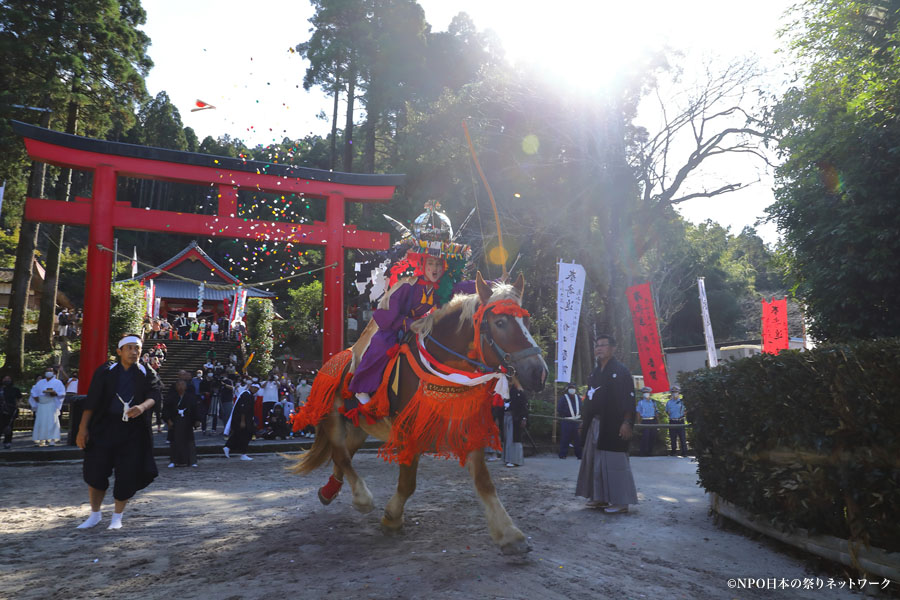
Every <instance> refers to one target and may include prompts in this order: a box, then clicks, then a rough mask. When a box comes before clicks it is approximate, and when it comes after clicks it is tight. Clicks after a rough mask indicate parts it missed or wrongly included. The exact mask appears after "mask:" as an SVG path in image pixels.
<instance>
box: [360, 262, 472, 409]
mask: <svg viewBox="0 0 900 600" xmlns="http://www.w3.org/2000/svg"><path fill="white" fill-rule="evenodd" d="M436 289H437V288H436V286H434V285H433V284H431V283H429V282H428V281H426V280H425V278H424V277H419V278H418V279H417V280H416V281H415V282H412V283H402V284H400V285H399V286H398V287H397V288H396V289H395V290H394V291H393V292H391V295H390V297H389V298H388V306H387V308H379V309H377V310H376V311H375V312H374V313H373V315H372V318H373V319H375V323H377V324H378V331H376V332H375V334H374V335H372V340H371V341H370V342H369V347H368V348H366V352H365V354H363V357H362V360H360V361H359V366H357V367H356V371H354V373H353V379H351V380H350V391H351V392H353V393H354V394H356V393H360V392H362V393H366V394H374V393H375V391H376V390H377V389H378V386H379V385H381V379H382V378H383V377H384V369H385V368H386V367H387V364H388V362H390V357H391V355H390V354H389V353H388V352H389V351H390V350H391V349H392V348H393V347H394V346H396V345H397V343H398V341H399V340H400V338H401V337H402V335H403V334H405V333H406V332H407V331H409V326H410V325H412V324H413V323H414V322H415V321H417V320H418V319H421V318H422V317H424V316H425V315H426V314H428V312H429V311H430V310H431V309H433V308H435V307H438V306H440V303H439V301H438V299H437V296H436V294H435V291H436ZM474 291H475V282H474V281H461V282H459V283H457V284H456V285H455V286H453V295H456V294H471V293H474ZM451 297H452V296H451ZM391 354H393V353H391Z"/></svg>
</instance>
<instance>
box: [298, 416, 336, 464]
mask: <svg viewBox="0 0 900 600" xmlns="http://www.w3.org/2000/svg"><path fill="white" fill-rule="evenodd" d="M331 451H332V446H331V440H329V439H328V433H327V432H325V423H321V424H319V425H318V426H317V427H316V439H315V441H314V442H313V445H312V447H311V448H310V449H309V450H307V451H306V452H304V453H303V454H301V455H300V457H299V458H296V459H293V458H292V459H291V461H292V462H291V464H290V465H289V466H288V467H287V470H288V471H290V472H291V473H293V474H295V475H306V474H308V473H311V472H313V471H315V470H316V469H318V468H319V467H321V466H322V465H324V464H325V463H326V462H328V460H329V459H331Z"/></svg>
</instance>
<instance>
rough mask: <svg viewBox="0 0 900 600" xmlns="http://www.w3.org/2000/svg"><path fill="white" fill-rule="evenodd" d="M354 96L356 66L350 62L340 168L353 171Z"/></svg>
mask: <svg viewBox="0 0 900 600" xmlns="http://www.w3.org/2000/svg"><path fill="white" fill-rule="evenodd" d="M355 96H356V66H355V65H354V64H353V63H352V62H351V63H350V68H349V70H348V72H347V121H346V122H345V124H344V161H343V163H342V165H341V169H342V170H343V171H344V172H345V173H352V172H353V101H354V100H355V98H354V97H355Z"/></svg>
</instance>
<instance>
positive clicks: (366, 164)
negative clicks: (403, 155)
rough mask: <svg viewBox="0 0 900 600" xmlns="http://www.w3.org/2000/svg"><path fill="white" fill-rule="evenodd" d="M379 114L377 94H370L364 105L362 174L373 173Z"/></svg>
mask: <svg viewBox="0 0 900 600" xmlns="http://www.w3.org/2000/svg"><path fill="white" fill-rule="evenodd" d="M380 113H381V107H380V106H379V102H378V96H377V94H370V96H369V102H368V104H367V105H366V124H365V125H364V126H363V127H364V129H365V132H366V139H365V146H364V147H363V165H362V172H363V173H374V172H375V134H376V133H377V129H378V116H379V114H380Z"/></svg>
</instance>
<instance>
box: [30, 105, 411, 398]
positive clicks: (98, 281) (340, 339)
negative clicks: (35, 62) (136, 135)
mask: <svg viewBox="0 0 900 600" xmlns="http://www.w3.org/2000/svg"><path fill="white" fill-rule="evenodd" d="M12 126H13V130H14V131H15V132H16V133H17V134H18V135H21V136H22V137H23V138H24V140H25V147H26V149H27V151H28V155H29V156H30V157H31V158H32V159H33V160H37V161H40V162H45V163H48V164H52V165H57V166H60V167H66V168H72V169H79V170H85V171H92V172H93V175H94V182H93V190H92V194H91V196H92V197H91V198H76V199H75V201H74V202H63V201H60V200H47V199H43V198H27V199H26V201H25V218H26V219H28V220H29V221H38V222H43V223H60V224H66V225H80V226H86V227H88V228H89V236H88V259H87V276H86V278H85V305H84V321H83V327H82V342H81V344H82V345H81V365H80V367H81V372H82V373H83V374H88V373H90V374H93V372H94V370H95V369H96V368H97V367H99V366H100V365H101V364H103V362H105V361H106V359H107V355H108V354H107V353H108V350H109V349H108V347H107V343H108V337H109V309H110V296H111V294H110V274H111V273H112V261H113V256H112V255H111V254H110V253H109V252H103V251H101V250H99V248H98V246H99V245H103V246H105V247H107V248H111V247H112V246H113V238H114V235H115V234H114V231H115V229H129V230H133V231H150V232H157V233H177V234H190V235H198V236H200V235H202V236H207V237H227V238H243V239H253V240H260V241H262V240H264V241H272V242H275V241H280V242H292V243H295V244H304V245H313V246H325V263H324V264H333V263H336V264H337V266H336V267H335V269H334V270H333V271H326V273H325V275H324V277H323V286H322V287H323V296H324V309H325V314H324V317H323V329H324V335H323V347H322V354H323V360H327V359H328V358H330V357H331V356H333V355H334V354H336V353H338V352H340V351H341V350H342V349H343V345H344V317H343V315H344V289H345V288H344V281H343V280H344V253H345V252H344V251H345V249H347V248H360V249H367V250H385V249H387V248H388V247H389V245H390V237H389V236H388V234H386V233H381V232H372V231H360V230H357V229H356V228H355V227H353V226H351V225H347V224H346V223H345V202H348V201H350V202H387V201H389V200H390V199H391V198H392V197H393V195H394V189H395V188H396V186H397V185H399V184H401V183H402V182H403V179H404V176H403V175H369V174H357V173H335V172H331V171H323V170H320V169H309V168H303V167H292V166H289V165H278V164H270V163H264V162H257V161H246V160H242V159H237V158H230V157H222V156H212V155H206V154H197V153H193V152H181V151H177V150H166V149H162V148H151V147H147V146H137V145H134V144H123V143H119V142H109V141H105V140H97V139H91V138H84V137H79V136H74V135H69V134H65V133H59V132H56V131H52V130H49V129H44V128H41V127H35V126H33V125H27V124H25V123H20V122H18V121H13V122H12ZM120 176H124V177H135V178H143V179H156V180H160V181H172V182H178V183H189V184H195V185H213V186H216V187H217V189H218V209H217V211H216V214H214V215H201V214H195V213H183V212H172V211H162V210H142V209H139V208H133V207H132V206H131V204H130V203H127V202H118V201H116V187H117V181H118V178H119V177H120ZM241 189H245V190H253V191H257V192H271V193H278V194H286V193H294V194H298V195H299V194H302V195H304V196H308V197H315V198H324V199H325V200H326V212H325V215H326V219H325V221H324V222H321V221H316V222H314V223H313V224H311V225H306V224H293V223H281V222H276V221H262V220H245V219H243V218H239V217H237V194H238V191H239V190H241ZM89 383H90V377H89V376H85V377H82V378H81V379H80V380H79V389H78V391H79V393H86V392H87V386H88V385H89Z"/></svg>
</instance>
